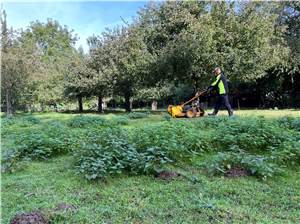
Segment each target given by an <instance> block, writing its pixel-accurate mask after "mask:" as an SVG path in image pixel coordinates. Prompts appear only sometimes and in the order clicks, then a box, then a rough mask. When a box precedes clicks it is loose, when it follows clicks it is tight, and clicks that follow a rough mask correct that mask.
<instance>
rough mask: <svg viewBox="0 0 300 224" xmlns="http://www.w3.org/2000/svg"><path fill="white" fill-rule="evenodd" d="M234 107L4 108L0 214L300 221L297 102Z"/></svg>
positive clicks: (79, 219) (86, 219)
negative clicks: (169, 112) (187, 112)
mask: <svg viewBox="0 0 300 224" xmlns="http://www.w3.org/2000/svg"><path fill="white" fill-rule="evenodd" d="M139 113H141V112H139ZM237 114H238V115H239V116H237V117H236V118H234V119H229V118H227V117H223V116H220V117H218V118H207V117H206V118H199V119H191V120H188V119H179V120H174V119H168V118H167V117H166V115H165V114H164V113H157V114H154V115H151V114H146V115H138V116H133V117H129V116H128V115H127V114H125V113H124V114H122V113H121V114H118V115H115V114H108V115H92V114H90V115H76V114H57V113H45V114H33V115H20V116H17V118H14V119H6V118H4V119H2V128H1V129H2V142H1V144H2V171H5V172H4V173H2V183H1V186H2V222H3V223H9V221H10V220H12V218H13V217H14V216H15V215H16V214H19V216H17V218H20V217H22V215H21V213H22V212H32V213H33V214H34V215H35V216H36V214H40V213H42V214H43V215H44V218H45V219H46V220H48V221H49V222H51V223H299V221H300V215H299V209H300V187H299V186H300V182H299V181H300V175H299V171H300V166H299V164H300V152H299V150H300V135H299V124H300V122H299V119H300V114H299V111H292V110H286V111H264V112H262V111H238V112H237ZM93 121H95V122H93ZM164 170H165V171H164ZM167 171H170V172H167ZM234 177H235V178H234ZM237 177H238V178H237ZM278 195H280V197H278ZM62 204H63V205H67V206H63V207H64V208H65V207H66V208H72V209H57V208H60V207H62V206H61V205H62ZM73 208H74V209H73ZM23 216H25V217H28V216H29V215H27V216H26V215H23Z"/></svg>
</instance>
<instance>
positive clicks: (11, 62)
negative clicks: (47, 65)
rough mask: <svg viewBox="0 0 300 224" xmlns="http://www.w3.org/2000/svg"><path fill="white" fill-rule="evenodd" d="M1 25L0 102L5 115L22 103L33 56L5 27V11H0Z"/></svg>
mask: <svg viewBox="0 0 300 224" xmlns="http://www.w3.org/2000/svg"><path fill="white" fill-rule="evenodd" d="M1 27H2V29H1V60H2V62H1V96H2V97H1V103H2V105H3V104H5V106H6V114H7V116H12V114H13V112H14V111H15V110H16V109H17V107H20V106H21V105H22V103H23V102H22V99H23V95H24V94H25V90H26V86H27V84H28V76H29V73H30V71H31V70H32V65H33V64H34V58H33V56H32V55H27V54H26V49H24V48H23V46H22V45H21V43H20V42H19V40H18V39H17V37H16V35H15V32H14V31H13V30H12V29H11V30H10V31H9V30H8V29H7V22H6V13H5V11H3V12H1Z"/></svg>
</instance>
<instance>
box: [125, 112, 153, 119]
mask: <svg viewBox="0 0 300 224" xmlns="http://www.w3.org/2000/svg"><path fill="white" fill-rule="evenodd" d="M149 115H150V113H143V112H131V113H129V114H128V115H127V117H128V118H129V119H141V118H147V117H149Z"/></svg>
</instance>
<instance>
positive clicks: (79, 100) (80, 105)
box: [78, 96, 83, 113]
mask: <svg viewBox="0 0 300 224" xmlns="http://www.w3.org/2000/svg"><path fill="white" fill-rule="evenodd" d="M78 109H79V112H80V113H81V112H83V105H82V97H81V96H79V97H78Z"/></svg>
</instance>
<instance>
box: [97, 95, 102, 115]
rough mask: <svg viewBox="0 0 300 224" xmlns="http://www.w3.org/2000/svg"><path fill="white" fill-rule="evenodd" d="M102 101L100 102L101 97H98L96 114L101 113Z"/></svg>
mask: <svg viewBox="0 0 300 224" xmlns="http://www.w3.org/2000/svg"><path fill="white" fill-rule="evenodd" d="M102 104H103V100H102V96H98V112H99V113H103V107H102Z"/></svg>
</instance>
